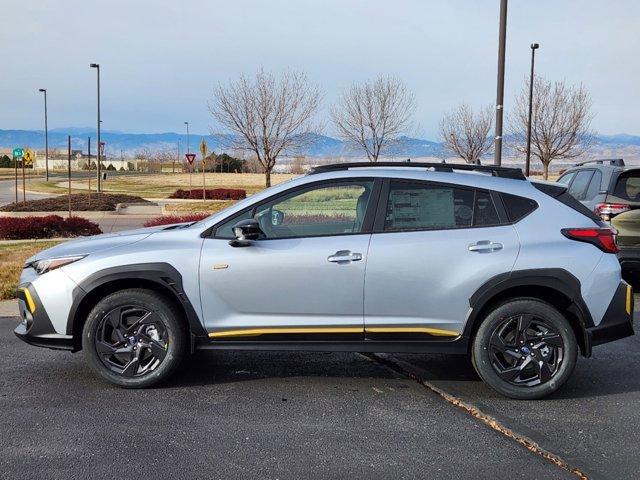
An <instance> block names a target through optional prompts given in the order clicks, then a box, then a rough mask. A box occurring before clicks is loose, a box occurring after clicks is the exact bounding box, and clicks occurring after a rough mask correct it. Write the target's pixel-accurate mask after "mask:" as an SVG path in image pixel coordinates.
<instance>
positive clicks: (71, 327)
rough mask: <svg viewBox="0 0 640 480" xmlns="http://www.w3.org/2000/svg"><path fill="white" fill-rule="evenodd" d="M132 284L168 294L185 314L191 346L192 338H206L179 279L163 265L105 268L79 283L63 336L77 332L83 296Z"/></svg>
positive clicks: (132, 265) (165, 264) (162, 263)
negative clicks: (147, 285)
mask: <svg viewBox="0 0 640 480" xmlns="http://www.w3.org/2000/svg"><path fill="white" fill-rule="evenodd" d="M136 280H143V281H145V282H151V283H153V284H155V285H157V287H158V288H159V289H162V290H163V291H165V292H170V295H171V297H172V298H173V300H175V301H176V303H178V304H179V305H180V306H181V307H182V309H183V311H184V313H185V317H186V318H187V321H188V324H189V330H190V333H191V338H192V341H191V343H192V345H193V343H194V340H195V339H194V337H202V336H205V337H206V336H207V332H206V330H205V329H204V326H203V325H202V322H201V321H200V318H199V317H198V314H197V313H196V310H195V308H194V307H193V305H192V303H191V301H190V300H189V298H188V297H187V295H186V293H185V292H184V288H183V285H182V275H181V274H180V272H178V270H176V269H175V268H174V267H173V266H172V265H170V264H168V263H164V262H157V263H138V264H131V265H122V266H118V267H111V268H106V269H104V270H99V271H97V272H95V273H92V274H91V275H89V276H88V277H87V278H85V279H84V280H82V281H81V282H80V283H79V284H78V286H77V287H76V288H74V290H73V294H72V295H73V302H72V305H71V308H70V310H69V316H68V319H67V334H68V335H73V334H74V332H77V326H78V324H79V322H81V321H83V319H81V318H78V313H79V311H80V307H81V305H82V304H83V301H84V300H85V299H86V298H87V296H89V295H91V293H92V292H94V291H95V290H96V289H97V288H100V287H102V286H103V285H106V284H107V283H112V282H127V284H128V285H131V282H135V281H136Z"/></svg>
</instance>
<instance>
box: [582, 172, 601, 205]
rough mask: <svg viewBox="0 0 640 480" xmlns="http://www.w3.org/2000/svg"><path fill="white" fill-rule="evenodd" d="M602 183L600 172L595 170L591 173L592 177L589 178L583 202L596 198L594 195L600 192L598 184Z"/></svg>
mask: <svg viewBox="0 0 640 480" xmlns="http://www.w3.org/2000/svg"><path fill="white" fill-rule="evenodd" d="M601 183H602V173H600V170H595V171H594V172H593V177H591V181H590V182H589V187H588V188H587V193H585V195H584V199H585V200H593V199H594V198H596V195H598V193H599V192H600V184H601Z"/></svg>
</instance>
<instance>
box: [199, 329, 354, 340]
mask: <svg viewBox="0 0 640 480" xmlns="http://www.w3.org/2000/svg"><path fill="white" fill-rule="evenodd" d="M278 333H281V334H282V333H283V334H287V333H363V330H362V328H359V327H327V328H314V327H298V328H251V329H247V330H223V331H220V332H212V333H210V334H209V337H211V338H222V337H256V336H258V335H269V334H278Z"/></svg>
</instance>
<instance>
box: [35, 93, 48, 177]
mask: <svg viewBox="0 0 640 480" xmlns="http://www.w3.org/2000/svg"><path fill="white" fill-rule="evenodd" d="M38 91H39V92H42V93H44V179H45V181H47V182H48V181H49V127H48V125H47V89H46V88H40V89H38Z"/></svg>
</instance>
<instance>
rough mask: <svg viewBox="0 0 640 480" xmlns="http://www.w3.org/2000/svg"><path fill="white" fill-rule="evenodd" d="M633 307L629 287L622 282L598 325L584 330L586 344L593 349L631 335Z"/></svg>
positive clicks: (631, 293) (632, 332)
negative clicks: (586, 339)
mask: <svg viewBox="0 0 640 480" xmlns="http://www.w3.org/2000/svg"><path fill="white" fill-rule="evenodd" d="M633 307H634V305H633V291H632V289H631V286H630V285H629V284H628V283H626V282H624V281H622V282H620V285H618V288H617V289H616V293H615V294H614V295H613V298H612V299H611V303H609V307H608V308H607V311H606V312H605V314H604V316H603V317H602V321H601V322H600V324H599V325H597V326H595V327H590V328H587V329H586V333H587V335H588V342H587V344H588V345H589V346H590V347H594V346H596V345H601V344H603V343H607V342H613V341H614V340H618V339H620V338H625V337H629V336H631V335H633V334H634V331H633Z"/></svg>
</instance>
